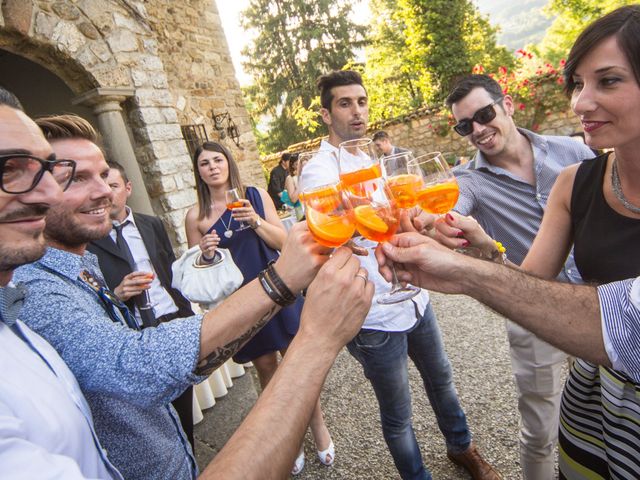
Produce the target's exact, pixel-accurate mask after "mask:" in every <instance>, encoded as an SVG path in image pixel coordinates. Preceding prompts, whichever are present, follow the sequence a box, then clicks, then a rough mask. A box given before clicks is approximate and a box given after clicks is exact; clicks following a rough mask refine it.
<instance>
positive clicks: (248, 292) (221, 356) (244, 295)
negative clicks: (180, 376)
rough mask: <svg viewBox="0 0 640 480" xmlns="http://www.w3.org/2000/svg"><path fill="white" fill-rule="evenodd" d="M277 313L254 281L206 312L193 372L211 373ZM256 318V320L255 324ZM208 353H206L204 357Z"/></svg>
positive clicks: (276, 306)
mask: <svg viewBox="0 0 640 480" xmlns="http://www.w3.org/2000/svg"><path fill="white" fill-rule="evenodd" d="M234 297H235V298H234ZM279 310H280V307H279V306H278V305H276V304H275V303H273V301H271V299H270V298H269V296H268V295H267V294H266V293H265V292H264V290H263V289H262V286H260V282H259V281H258V280H257V279H256V280H254V281H253V282H251V283H249V284H247V285H245V287H243V288H242V289H240V290H239V291H237V292H236V293H234V294H233V295H232V296H231V297H229V298H228V299H227V300H226V301H225V302H224V303H223V304H222V305H220V307H218V308H216V309H215V310H213V311H211V312H209V313H207V314H206V315H205V317H204V321H203V323H202V337H201V341H200V361H199V362H198V367H197V369H196V371H195V373H196V374H198V375H209V374H211V373H212V372H213V371H214V370H215V369H216V368H218V367H220V366H221V365H222V364H223V363H224V362H226V361H227V360H229V358H231V357H232V356H233V355H235V353H236V352H237V351H238V350H240V349H241V348H242V347H243V346H244V344H245V343H247V342H248V341H249V340H251V339H252V338H253V336H254V335H255V334H256V333H258V332H259V331H260V329H261V328H262V327H264V326H265V325H266V324H267V322H268V321H269V320H270V319H271V317H273V316H274V315H275V314H276V313H277V312H278V311H279ZM256 318H259V320H258V321H257V322H256V321H255V319H256ZM243 328H244V329H245V330H244V332H242V329H243ZM239 332H240V333H239ZM238 333H239V334H238ZM206 340H208V341H206ZM218 345H221V346H218ZM208 351H209V352H210V353H209V354H206V352H208Z"/></svg>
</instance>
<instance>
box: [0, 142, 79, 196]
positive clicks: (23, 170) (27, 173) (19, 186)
mask: <svg viewBox="0 0 640 480" xmlns="http://www.w3.org/2000/svg"><path fill="white" fill-rule="evenodd" d="M75 170H76V162H74V161H73V160H55V155H53V156H52V157H51V158H49V159H46V160H45V159H43V158H39V157H36V156H34V155H31V154H29V153H27V152H21V151H16V152H0V189H1V190H2V191H3V192H5V193H13V194H21V193H28V192H30V191H31V190H33V189H34V188H36V186H37V185H38V183H39V182H40V180H41V179H42V176H43V175H44V173H45V172H49V173H50V174H51V176H52V177H53V179H54V180H55V181H56V183H57V184H58V185H60V188H62V190H63V191H64V190H66V189H67V188H69V185H70V184H71V181H72V180H73V174H74V172H75Z"/></svg>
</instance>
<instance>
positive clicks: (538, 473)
mask: <svg viewBox="0 0 640 480" xmlns="http://www.w3.org/2000/svg"><path fill="white" fill-rule="evenodd" d="M447 105H448V106H449V107H450V108H451V111H452V113H453V116H454V118H455V119H456V121H457V124H456V125H455V126H454V127H453V128H454V130H455V131H456V132H457V133H458V134H459V135H462V136H464V137H466V138H467V139H468V140H469V142H470V143H471V144H472V145H473V146H474V147H476V148H477V149H478V151H477V152H476V155H475V156H474V158H473V160H472V161H471V162H469V163H467V164H465V165H462V166H460V167H458V168H456V169H455V170H454V173H455V175H456V178H457V180H458V184H459V186H460V197H459V199H458V202H457V204H456V206H455V208H454V210H455V212H457V213H458V214H460V215H470V216H472V217H474V218H475V220H477V221H478V222H479V223H480V225H481V226H482V227H483V228H484V230H485V231H486V232H487V233H488V234H489V235H491V236H492V237H493V238H494V239H496V240H498V241H500V242H501V243H502V244H503V245H504V246H505V247H506V250H507V255H508V258H509V260H510V261H511V262H513V263H515V264H517V265H519V264H520V263H521V262H522V260H524V257H525V256H526V254H527V251H528V250H529V247H530V246H531V243H532V242H533V239H534V238H535V236H536V233H537V231H538V228H539V227H540V222H541V221H542V215H543V213H544V209H545V206H546V203H547V198H548V197H549V193H550V191H551V187H552V186H553V184H554V182H555V180H556V177H557V176H558V174H559V173H560V171H561V170H562V169H563V168H564V167H566V166H568V165H571V164H573V163H577V162H580V161H581V160H584V159H587V158H591V157H593V153H592V152H591V151H590V149H589V148H588V147H586V146H585V145H580V144H579V143H578V142H575V141H574V140H572V139H570V138H569V137H554V136H544V135H537V134H535V133H533V132H531V131H528V130H525V129H523V128H519V127H517V126H516V124H515V122H514V120H513V113H514V110H515V109H514V104H513V99H512V98H511V96H509V95H507V94H505V93H504V92H503V91H502V88H501V86H500V85H499V84H498V83H497V82H496V81H495V80H493V79H492V78H490V77H489V76H486V75H470V76H468V77H465V78H463V79H462V80H460V81H459V82H458V84H457V85H456V86H455V87H454V88H453V91H452V92H451V93H450V95H449V96H448V98H447ZM450 219H451V221H452V222H453V216H451V217H450ZM457 232H459V231H456V229H452V234H453V235H455V233H457ZM465 242H466V241H465ZM466 244H467V245H468V242H466ZM459 246H465V244H464V243H463V244H462V245H459ZM486 255H487V256H493V252H486ZM558 278H559V279H560V280H563V281H569V280H571V279H574V280H576V281H579V275H578V273H577V270H576V268H575V265H574V264H573V258H572V257H570V258H569V261H567V263H566V264H565V268H564V272H563V273H562V274H561V275H560V276H559V277H558ZM542 301H544V299H542ZM507 334H508V337H509V345H510V354H511V365H512V369H513V373H514V376H515V380H516V386H517V390H518V408H519V410H520V416H521V419H522V420H521V429H520V460H521V465H522V470H523V475H524V478H525V479H527V480H530V479H535V480H537V479H541V478H553V477H554V475H555V473H554V464H555V454H554V451H555V444H556V440H557V431H558V411H559V405H560V394H561V390H562V384H561V380H562V378H561V375H562V366H563V365H564V364H565V363H566V360H567V355H566V354H565V353H563V352H562V351H560V350H558V349H557V348H555V347H552V346H551V345H549V344H548V343H546V342H543V341H542V340H540V339H539V338H538V337H536V336H535V335H534V334H533V333H530V332H529V331H527V330H525V329H524V328H522V327H520V326H519V325H517V324H515V323H512V322H507Z"/></svg>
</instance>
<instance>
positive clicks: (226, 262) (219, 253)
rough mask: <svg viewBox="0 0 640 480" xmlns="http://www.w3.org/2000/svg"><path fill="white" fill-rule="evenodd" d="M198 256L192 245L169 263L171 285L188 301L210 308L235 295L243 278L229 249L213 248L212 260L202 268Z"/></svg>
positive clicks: (198, 252) (196, 249) (198, 249)
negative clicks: (213, 255) (206, 305)
mask: <svg viewBox="0 0 640 480" xmlns="http://www.w3.org/2000/svg"><path fill="white" fill-rule="evenodd" d="M201 254H202V252H201V250H200V247H199V246H198V245H195V246H193V247H191V248H190V249H189V250H187V251H186V252H184V253H183V254H182V256H181V257H180V258H178V259H177V260H176V261H175V262H173V265H171V270H172V272H173V281H172V282H171V286H172V287H173V288H175V289H177V290H179V291H180V292H181V293H182V295H184V297H185V298H187V299H188V300H189V301H191V302H194V303H204V304H209V305H210V306H211V307H212V306H214V305H216V304H217V303H220V302H221V301H222V300H224V299H225V298H227V297H228V296H229V295H231V294H232V293H233V292H235V291H236V290H237V289H238V288H239V287H240V285H242V282H243V281H244V277H243V276H242V272H241V271H240V269H239V268H238V266H237V265H236V264H235V262H234V261H233V258H231V253H229V250H227V249H225V248H218V249H216V256H215V261H214V262H213V263H211V264H205V265H199V264H198V260H199V259H200V255H201Z"/></svg>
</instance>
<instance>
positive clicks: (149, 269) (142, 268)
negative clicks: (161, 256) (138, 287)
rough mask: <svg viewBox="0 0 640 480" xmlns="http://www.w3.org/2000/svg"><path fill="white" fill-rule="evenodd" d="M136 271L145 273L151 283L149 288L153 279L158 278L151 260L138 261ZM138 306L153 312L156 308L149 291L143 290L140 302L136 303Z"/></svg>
mask: <svg viewBox="0 0 640 480" xmlns="http://www.w3.org/2000/svg"><path fill="white" fill-rule="evenodd" d="M136 271H137V272H140V273H145V274H146V277H147V279H148V282H149V286H151V282H153V279H154V278H155V276H156V273H155V270H154V269H153V264H152V263H151V260H149V259H148V258H143V259H140V260H138V261H136ZM136 306H137V307H138V308H139V309H140V310H151V309H152V308H153V307H154V304H153V303H151V297H150V296H149V289H145V290H142V293H141V294H140V300H139V301H138V302H136Z"/></svg>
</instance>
